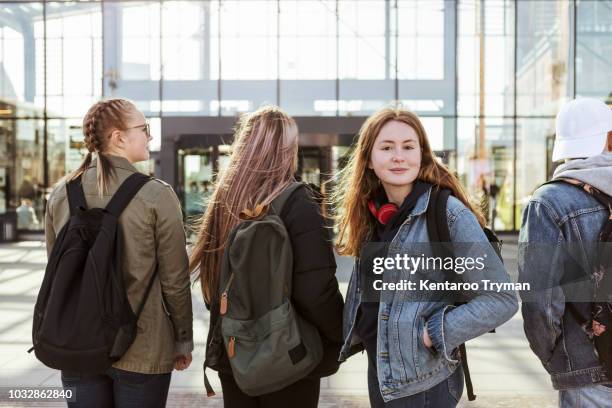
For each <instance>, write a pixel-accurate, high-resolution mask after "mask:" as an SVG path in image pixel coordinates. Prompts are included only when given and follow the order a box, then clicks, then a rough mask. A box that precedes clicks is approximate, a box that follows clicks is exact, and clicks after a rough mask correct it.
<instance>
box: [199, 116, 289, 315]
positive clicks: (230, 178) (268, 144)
mask: <svg viewBox="0 0 612 408" xmlns="http://www.w3.org/2000/svg"><path fill="white" fill-rule="evenodd" d="M297 141H298V130H297V125H296V123H295V121H294V120H293V119H292V118H291V117H290V116H289V115H287V114H286V113H285V112H283V111H282V110H281V109H280V108H278V107H275V106H266V107H262V108H260V109H258V110H257V111H255V112H253V113H250V114H247V115H244V116H243V117H242V118H241V119H240V121H239V122H238V126H237V128H236V131H235V133H234V143H233V144H232V154H231V157H230V162H229V166H228V168H227V169H226V170H225V171H223V173H222V174H221V175H220V177H219V179H218V181H217V183H216V184H215V187H214V189H213V193H212V196H211V199H210V203H209V205H208V207H207V208H206V211H205V213H204V215H203V216H202V218H201V220H200V221H199V226H198V227H196V228H197V230H198V238H197V241H196V243H195V246H194V250H193V252H192V255H191V257H190V260H189V267H190V270H191V271H194V270H196V269H198V267H199V273H198V278H199V280H200V283H201V286H202V294H203V295H204V299H205V300H206V301H207V302H209V303H210V302H211V301H212V300H213V299H215V298H216V295H217V289H218V285H219V268H220V264H221V257H222V255H223V249H224V247H225V244H226V241H227V238H228V235H229V232H230V231H231V230H232V228H234V227H235V226H236V225H237V224H238V223H239V222H240V218H239V215H240V213H241V212H242V211H244V210H249V211H255V209H256V207H257V206H258V205H260V204H262V205H264V206H267V205H269V204H270V203H271V202H272V200H274V198H276V196H278V195H279V194H280V193H281V192H282V191H283V190H284V189H285V187H286V186H287V185H288V184H289V183H290V182H291V181H293V180H294V174H295V171H296V168H297Z"/></svg>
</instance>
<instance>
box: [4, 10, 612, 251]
mask: <svg viewBox="0 0 612 408" xmlns="http://www.w3.org/2000/svg"><path fill="white" fill-rule="evenodd" d="M611 67H612V1H610V0H548V1H541V0H517V1H515V0H358V1H356V0H235V1H234V0H232V1H230V0H210V1H197V0H194V1H170V0H163V1H161V0H157V1H14V2H10V1H9V2H5V1H3V2H2V3H0V240H8V239H11V238H14V237H15V236H16V233H17V231H41V230H42V229H43V228H44V221H43V220H44V208H45V203H46V201H45V199H46V197H48V194H49V191H50V189H51V188H52V187H53V185H54V184H55V183H56V182H57V181H58V180H59V179H60V178H62V177H63V176H64V175H66V174H67V173H68V172H70V171H72V170H74V169H75V168H76V167H78V165H79V164H80V162H81V160H82V158H83V155H84V153H85V149H84V145H83V135H82V130H81V122H82V118H83V116H84V114H85V112H86V111H87V109H88V108H89V106H90V105H91V104H92V103H94V102H96V101H98V100H100V99H104V98H113V97H121V98H128V99H130V100H132V101H134V102H135V103H136V105H137V106H138V108H139V109H141V110H142V111H143V112H144V113H145V116H146V117H147V120H148V121H149V123H150V125H151V130H152V135H153V137H154V139H153V142H152V155H151V159H150V160H149V162H145V163H140V164H139V165H138V166H139V168H140V169H141V170H142V171H143V172H145V173H150V174H154V175H155V176H157V177H160V178H161V179H163V180H165V181H166V182H168V183H170V184H171V185H172V186H173V187H174V189H175V191H176V192H177V195H178V196H179V198H180V200H181V203H182V205H183V210H184V212H185V214H186V216H192V215H197V214H198V213H199V212H201V211H202V205H203V203H205V202H206V199H207V197H208V196H209V194H210V191H211V189H212V186H213V183H214V182H215V177H216V175H217V174H218V173H219V172H220V171H222V170H223V168H224V167H225V166H226V165H227V162H228V158H229V153H230V145H231V141H232V132H233V128H234V126H235V123H236V119H237V117H238V116H239V115H240V114H242V113H244V112H248V111H252V110H254V109H256V108H258V107H259V106H261V105H264V104H275V105H279V106H280V107H281V108H283V109H284V110H285V111H286V112H288V113H289V114H290V115H292V116H293V117H294V118H295V119H296V121H297V123H298V127H299V129H300V136H299V143H300V149H299V169H298V174H297V176H298V178H300V179H301V180H303V181H305V182H308V183H310V184H312V185H314V186H315V187H316V188H324V187H323V186H324V185H325V184H323V183H324V182H325V181H328V180H330V179H331V180H332V182H333V177H334V175H335V174H337V172H338V170H339V169H340V168H342V166H343V165H344V163H345V162H346V158H347V155H348V154H349V152H350V149H351V145H352V144H353V143H354V141H355V136H356V134H357V133H358V131H359V128H360V126H361V124H362V123H363V121H364V120H365V119H366V118H367V117H368V115H370V114H372V113H373V112H375V111H376V110H378V109H380V108H382V107H385V106H389V105H391V104H393V105H399V106H402V107H404V108H407V109H410V110H412V111H414V112H415V113H417V114H418V115H419V116H420V117H421V118H422V120H423V123H424V126H425V128H426V130H427V133H428V136H429V139H430V142H431V144H432V147H433V149H434V150H435V151H436V154H437V155H438V157H439V158H440V160H442V161H443V162H444V163H446V164H447V165H448V166H450V168H451V169H452V170H453V171H455V172H456V174H457V175H458V177H459V179H460V180H461V182H462V183H463V184H464V186H465V187H466V188H467V189H468V191H469V192H470V193H471V194H472V196H473V197H474V198H475V199H478V200H482V202H483V205H485V206H486V208H487V214H488V216H489V222H490V223H491V224H492V225H493V227H494V228H495V230H497V231H507V232H515V231H517V230H518V229H519V228H520V223H521V211H522V209H523V207H524V205H525V204H526V202H527V200H528V199H529V197H530V195H531V194H532V192H533V191H534V190H535V189H536V188H537V187H538V186H539V185H540V184H541V183H543V182H544V181H546V180H547V178H548V177H549V176H550V175H551V174H552V171H553V169H554V166H555V163H552V161H551V152H552V144H553V141H554V133H555V130H554V123H555V115H556V113H557V111H558V109H559V107H560V106H561V104H562V103H564V102H566V101H567V100H570V99H572V98H575V97H592V98H597V99H600V100H602V101H606V102H607V103H608V104H609V105H611V106H612V69H611ZM24 200H25V202H26V204H27V205H29V206H31V207H32V208H33V210H34V212H35V214H36V217H35V222H31V223H30V225H17V221H16V220H17V217H16V216H15V214H16V212H17V211H18V209H19V207H20V206H23V205H24Z"/></svg>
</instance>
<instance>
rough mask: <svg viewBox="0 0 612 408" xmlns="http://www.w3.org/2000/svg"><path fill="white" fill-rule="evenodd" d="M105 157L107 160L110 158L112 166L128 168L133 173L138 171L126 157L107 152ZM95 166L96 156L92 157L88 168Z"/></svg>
mask: <svg viewBox="0 0 612 408" xmlns="http://www.w3.org/2000/svg"><path fill="white" fill-rule="evenodd" d="M106 157H108V160H110V162H111V164H112V165H113V167H117V168H120V169H124V170H129V171H131V172H134V173H136V172H137V171H138V169H137V168H136V167H134V166H133V165H132V163H130V162H129V161H128V159H126V158H125V157H121V156H114V155H110V154H107V155H106ZM97 166H98V158H97V157H94V159H93V160H92V162H91V164H90V165H89V168H93V167H97Z"/></svg>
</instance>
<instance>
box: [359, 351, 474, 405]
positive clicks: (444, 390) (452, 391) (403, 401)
mask: <svg viewBox="0 0 612 408" xmlns="http://www.w3.org/2000/svg"><path fill="white" fill-rule="evenodd" d="M367 354H368V394H369V396H370V405H371V406H372V408H383V407H384V408H455V407H456V406H457V403H458V402H459V400H460V399H461V394H463V370H462V369H461V367H457V369H456V370H455V372H454V373H453V374H452V375H451V376H450V377H448V378H447V379H446V380H444V381H442V382H441V383H439V384H438V385H436V386H434V387H432V388H430V389H428V390H426V391H422V392H419V393H417V394H414V395H409V396H407V397H403V398H398V399H395V400H393V401H389V402H387V403H385V402H384V400H383V398H382V395H381V393H380V388H379V385H378V377H377V375H376V362H375V361H374V363H373V362H372V358H374V359H375V358H376V355H375V354H374V355H373V356H371V353H367ZM372 363H373V364H372Z"/></svg>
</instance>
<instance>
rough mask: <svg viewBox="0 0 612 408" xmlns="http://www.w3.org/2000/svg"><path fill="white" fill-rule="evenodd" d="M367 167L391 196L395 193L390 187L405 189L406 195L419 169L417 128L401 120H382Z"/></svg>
mask: <svg viewBox="0 0 612 408" xmlns="http://www.w3.org/2000/svg"><path fill="white" fill-rule="evenodd" d="M368 167H369V168H370V169H372V170H373V171H374V173H375V174H376V176H377V177H378V179H379V180H380V181H381V183H382V185H383V187H384V188H385V191H386V192H387V196H389V199H390V200H391V199H392V197H391V196H392V195H394V194H390V192H391V191H390V190H395V191H397V190H398V189H400V190H404V189H406V191H407V192H406V195H407V194H408V193H409V192H410V191H411V190H412V184H413V183H414V181H415V180H416V178H417V176H418V175H419V170H420V169H421V144H420V143H419V137H418V135H417V133H416V131H415V130H414V129H413V128H412V127H411V126H409V125H407V124H406V123H404V122H401V121H397V120H390V121H389V122H387V123H385V124H384V125H383V127H382V128H381V129H380V132H379V133H378V136H377V137H376V140H374V146H373V147H372V152H371V153H370V162H369V163H368ZM392 201H395V200H392ZM401 201H403V198H402V199H401Z"/></svg>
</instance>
